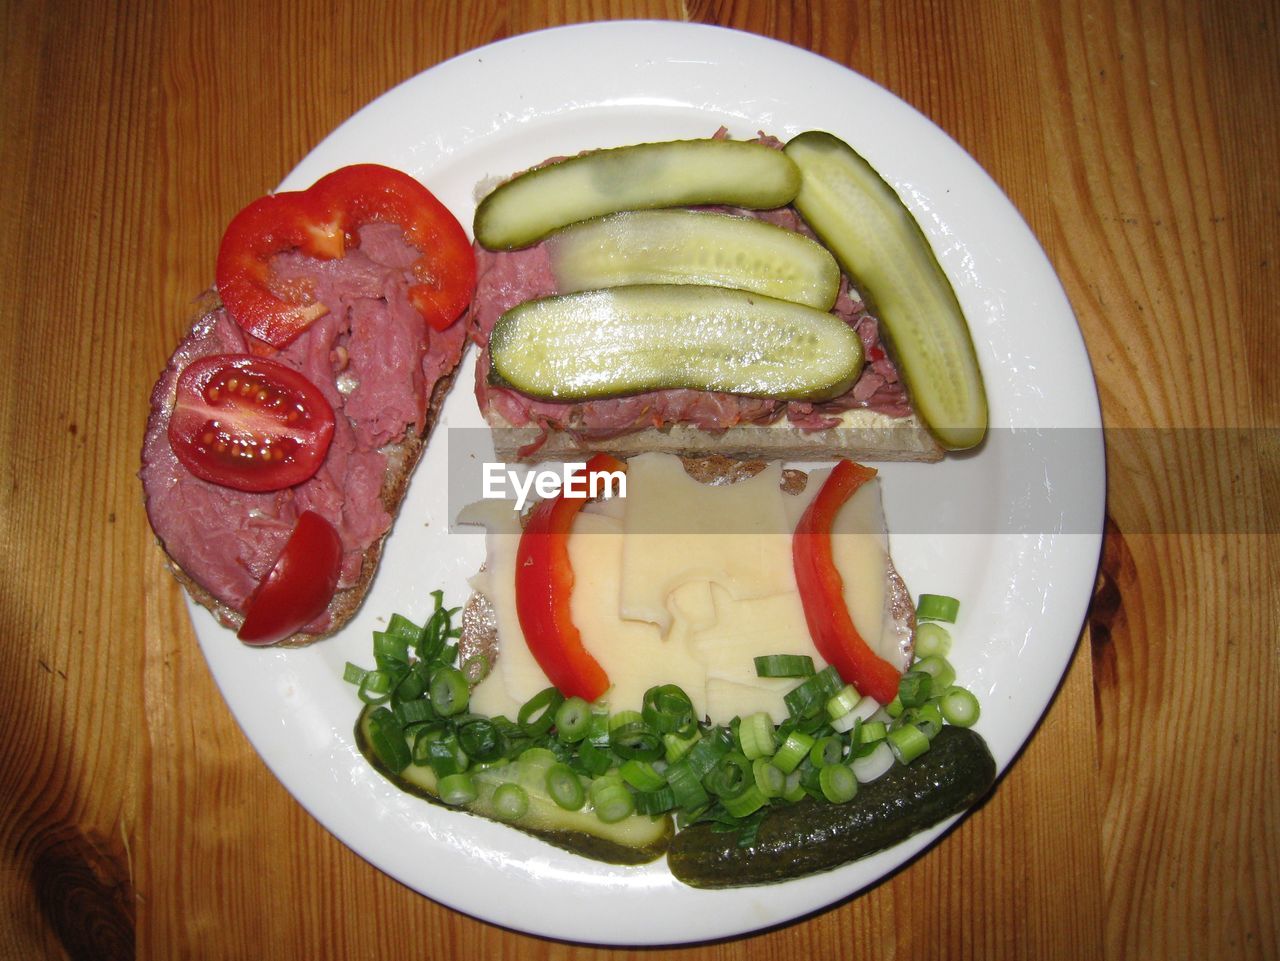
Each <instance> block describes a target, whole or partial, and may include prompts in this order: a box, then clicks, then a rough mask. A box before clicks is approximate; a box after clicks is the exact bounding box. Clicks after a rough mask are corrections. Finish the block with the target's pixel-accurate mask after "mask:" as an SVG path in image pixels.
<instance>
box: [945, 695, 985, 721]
mask: <svg viewBox="0 0 1280 961" xmlns="http://www.w3.org/2000/svg"><path fill="white" fill-rule="evenodd" d="M938 707H939V709H940V710H941V712H942V716H943V718H945V719H946V722H947V723H948V724H954V725H955V726H956V727H973V725H974V724H976V723H977V721H978V716H979V715H980V714H981V713H982V710H981V708H980V707H979V705H978V699H977V698H976V697H974V696H973V694H972V693H970V692H969V691H967V690H965V689H964V688H963V687H952V688H949V689H948V690H947V693H945V694H943V695H942V699H941V700H940V701H939V702H938Z"/></svg>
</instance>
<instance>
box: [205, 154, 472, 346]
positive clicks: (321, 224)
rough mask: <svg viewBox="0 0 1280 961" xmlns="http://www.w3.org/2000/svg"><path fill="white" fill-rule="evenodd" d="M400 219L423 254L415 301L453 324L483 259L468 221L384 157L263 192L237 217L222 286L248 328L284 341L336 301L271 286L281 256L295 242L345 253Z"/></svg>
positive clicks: (275, 342)
mask: <svg viewBox="0 0 1280 961" xmlns="http://www.w3.org/2000/svg"><path fill="white" fill-rule="evenodd" d="M375 221H377V222H384V223H394V224H398V225H399V226H400V227H401V229H403V230H404V234H405V239H406V240H407V241H408V243H410V244H411V245H412V246H414V247H416V248H417V249H418V251H419V253H420V254H421V256H420V257H419V258H418V259H417V260H416V261H415V262H414V264H413V266H412V271H413V275H414V277H415V279H416V280H417V281H418V283H416V284H414V285H413V286H412V287H410V288H409V300H410V302H411V303H412V304H413V306H414V308H415V309H416V310H417V311H418V312H419V313H420V314H422V316H423V318H424V319H425V320H426V322H427V323H428V324H429V325H431V326H432V327H433V328H434V329H436V330H444V329H445V328H447V327H449V326H450V325H451V324H452V323H454V321H456V320H457V319H458V318H459V317H460V316H462V312H463V311H464V310H465V309H466V307H467V304H468V303H469V302H470V300H471V293H472V291H473V289H474V288H475V280H476V262H475V254H474V253H473V252H472V249H471V244H470V242H469V241H468V240H467V235H466V232H465V231H464V230H463V229H462V225H461V224H459V223H458V221H457V219H456V218H455V217H454V216H453V214H451V213H450V212H449V210H448V208H446V207H445V206H444V205H443V204H442V203H440V201H439V200H437V199H436V198H435V196H434V195H433V194H432V193H431V191H429V190H427V188H426V187H424V186H423V185H422V184H420V183H419V182H418V181H417V180H415V179H414V178H413V177H410V176H409V175H408V174H406V173H402V172H401V171H399V170H395V169H393V168H391V167H384V166H382V165H380V164H354V165H352V166H349V167H343V168H341V169H340V170H336V171H334V172H333V173H331V174H329V175H328V176H325V177H322V178H321V179H320V180H318V181H317V182H316V183H315V184H313V185H312V186H311V187H310V188H308V189H307V190H304V191H296V192H286V193H279V194H273V195H270V196H267V197H263V198H261V199H259V200H256V201H254V202H253V203H251V204H249V206H247V207H246V208H245V209H244V210H242V211H240V213H239V214H237V215H236V217H235V218H234V219H233V220H232V221H231V223H230V225H229V226H228V227H227V230H226V233H225V234H224V235H223V238H222V245H221V247H220V248H219V250H218V267H217V285H218V294H219V295H220V296H221V297H222V301H223V303H224V304H226V306H227V309H228V310H229V311H230V312H231V315H232V316H233V317H235V319H236V322H237V323H239V324H240V326H241V327H242V328H244V330H245V331H246V332H248V333H249V334H252V335H253V336H254V337H257V338H258V339H259V340H262V341H265V342H266V343H268V344H271V345H272V346H273V347H284V346H286V345H287V344H288V343H289V342H290V341H292V340H293V339H294V338H295V337H297V336H298V335H299V334H301V333H302V332H303V331H304V330H306V329H307V327H308V326H310V324H311V323H312V322H313V321H314V320H315V319H316V318H317V317H320V316H323V315H324V314H325V312H326V311H327V309H328V308H326V307H325V306H324V304H321V303H319V302H317V301H316V300H315V298H314V295H313V294H312V292H311V291H309V290H305V289H297V290H278V289H275V288H273V287H272V285H271V258H272V257H273V256H274V255H276V254H278V253H282V252H284V251H287V250H295V249H296V250H301V251H302V252H303V253H306V254H309V255H310V256H313V257H318V258H321V259H333V258H337V257H341V256H343V255H344V254H345V252H346V249H347V246H348V245H349V244H354V243H355V242H357V234H356V231H358V230H359V228H360V227H362V226H363V225H365V224H367V223H372V222H375Z"/></svg>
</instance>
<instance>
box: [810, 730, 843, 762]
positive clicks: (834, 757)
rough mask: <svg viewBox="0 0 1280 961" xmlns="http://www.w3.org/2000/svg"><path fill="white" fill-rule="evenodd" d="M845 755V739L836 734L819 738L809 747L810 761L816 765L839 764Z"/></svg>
mask: <svg viewBox="0 0 1280 961" xmlns="http://www.w3.org/2000/svg"><path fill="white" fill-rule="evenodd" d="M843 757H844V741H843V740H841V739H840V738H838V737H836V736H835V735H834V734H832V735H828V736H827V737H822V738H818V740H816V741H815V742H814V743H813V747H812V748H810V749H809V761H810V763H811V764H813V766H814V767H826V766H827V765H830V764H838V763H840V760H841V759H842V758H843Z"/></svg>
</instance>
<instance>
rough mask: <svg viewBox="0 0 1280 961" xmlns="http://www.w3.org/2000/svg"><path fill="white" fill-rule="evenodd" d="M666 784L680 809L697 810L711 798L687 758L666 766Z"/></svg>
mask: <svg viewBox="0 0 1280 961" xmlns="http://www.w3.org/2000/svg"><path fill="white" fill-rule="evenodd" d="M667 784H668V785H669V786H670V788H671V792H672V794H673V795H674V796H675V802H676V805H677V806H678V807H679V808H681V809H682V810H685V811H694V810H698V809H699V808H701V807H703V806H705V805H706V804H708V803H709V802H710V800H711V799H710V798H709V797H708V796H707V792H706V789H705V788H704V787H703V786H702V780H701V778H699V776H698V775H697V773H695V772H694V770H693V767H692V766H691V765H690V764H689V761H688V759H687V758H685V759H683V760H680V761H677V762H676V763H674V764H672V765H671V766H670V767H668V768H667Z"/></svg>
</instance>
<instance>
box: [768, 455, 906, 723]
mask: <svg viewBox="0 0 1280 961" xmlns="http://www.w3.org/2000/svg"><path fill="white" fill-rule="evenodd" d="M875 476H876V471H875V470H874V469H873V468H871V467H864V466H862V465H861V464H855V463H853V462H852V461H848V460H842V461H840V462H839V463H838V464H836V466H835V468H834V469H833V470H832V471H831V475H830V476H829V477H828V478H827V480H826V483H824V484H823V485H822V489H821V490H820V491H818V496H817V497H815V498H814V499H813V501H812V502H811V503H810V504H809V507H808V509H807V510H806V511H805V512H804V516H802V517H801V518H800V523H799V524H797V525H796V530H795V534H794V535H793V536H792V538H791V558H792V563H793V565H794V567H795V572H796V584H797V586H798V587H799V590H800V601H801V604H802V605H803V607H804V619H805V622H806V623H807V624H808V625H809V634H810V636H811V637H812V638H813V645H814V647H816V648H817V649H818V653H819V654H821V655H822V657H823V659H824V660H825V661H826V662H827V663H828V664H831V665H833V666H834V667H835V669H836V670H837V671H839V672H840V676H841V677H842V678H844V679H845V681H846V682H847V683H849V684H852V685H853V686H854V687H856V688H857V689H858V691H859V692H861V693H862V694H866V695H869V696H870V697H872V698H874V699H875V700H877V701H879V702H880V703H881V704H888V703H889V702H890V701H892V700H893V699H894V697H895V696H896V695H897V693H898V679H899V677H900V674H899V672H898V670H897V669H896V668H895V667H894V666H893V665H892V664H890V663H889V662H888V661H886V660H885V659H884V658H882V657H880V655H878V654H876V652H875V651H873V650H872V649H871V648H870V646H869V645H868V644H867V642H866V641H865V640H863V638H862V635H861V634H859V633H858V629H857V627H855V626H854V623H853V618H852V617H851V616H850V614H849V608H848V606H847V605H846V604H845V602H844V581H843V580H842V579H841V577H840V571H839V570H837V569H836V563H835V558H834V556H833V555H832V552H831V528H832V524H833V523H834V522H835V518H836V514H837V513H839V511H840V508H841V507H842V506H843V505H844V503H845V502H846V501H848V500H849V498H850V497H852V496H853V495H854V492H855V491H857V489H858V488H859V487H861V486H862V485H863V484H865V483H866V482H867V481H869V480H871V478H873V477H875Z"/></svg>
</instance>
